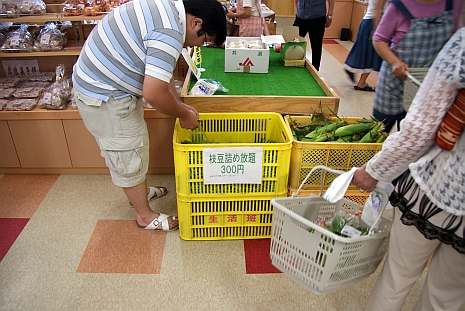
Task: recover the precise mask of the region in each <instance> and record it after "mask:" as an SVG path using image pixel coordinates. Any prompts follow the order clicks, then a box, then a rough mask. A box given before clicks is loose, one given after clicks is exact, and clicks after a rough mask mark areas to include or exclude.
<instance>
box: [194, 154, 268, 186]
mask: <svg viewBox="0 0 465 311" xmlns="http://www.w3.org/2000/svg"><path fill="white" fill-rule="evenodd" d="M262 159H263V147H234V148H204V149H203V177H204V183H205V184H261V183H262Z"/></svg>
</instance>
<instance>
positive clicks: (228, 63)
mask: <svg viewBox="0 0 465 311" xmlns="http://www.w3.org/2000/svg"><path fill="white" fill-rule="evenodd" d="M239 41H247V42H248V43H258V45H260V47H261V48H254V49H248V48H236V47H234V48H229V46H231V43H233V42H239ZM224 50H225V52H224V53H225V54H224V71H225V72H247V73H268V66H269V62H270V48H269V47H268V45H267V44H265V43H263V41H262V39H261V38H260V37H227V38H226V43H225V49H224Z"/></svg>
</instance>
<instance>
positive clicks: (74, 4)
mask: <svg viewBox="0 0 465 311" xmlns="http://www.w3.org/2000/svg"><path fill="white" fill-rule="evenodd" d="M86 6H88V2H87V1H86V0H73V1H71V3H67V4H65V6H64V7H63V14H64V15H65V16H75V15H83V14H84V10H85V8H86Z"/></svg>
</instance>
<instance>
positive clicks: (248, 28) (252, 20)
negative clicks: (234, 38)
mask: <svg viewBox="0 0 465 311" xmlns="http://www.w3.org/2000/svg"><path fill="white" fill-rule="evenodd" d="M226 15H227V17H228V18H229V19H233V20H234V19H236V20H237V21H238V23H239V37H260V36H261V35H263V34H265V35H269V34H270V33H269V31H268V26H267V25H266V22H265V18H264V17H263V14H262V9H261V6H260V0H237V1H236V6H235V7H232V8H230V9H229V10H228V13H227V14H226Z"/></svg>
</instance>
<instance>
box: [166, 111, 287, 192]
mask: <svg viewBox="0 0 465 311" xmlns="http://www.w3.org/2000/svg"><path fill="white" fill-rule="evenodd" d="M200 119H201V125H202V127H201V128H199V129H196V130H194V131H191V130H186V129H183V128H181V126H180V124H179V120H176V124H175V128H174V135H173V149H174V164H175V174H176V191H177V193H178V194H180V195H184V196H190V197H191V198H194V197H205V196H206V195H217V196H219V195H224V196H225V197H224V198H225V199H228V198H229V199H230V198H231V196H237V195H240V196H256V195H276V194H279V193H285V192H287V183H288V176H289V163H290V157H291V147H292V133H291V131H290V129H289V127H287V126H286V124H285V123H284V120H283V118H282V116H281V115H280V114H278V113H274V112H270V113H250V112H248V113H201V114H200ZM186 140H189V141H197V142H200V143H196V144H182V142H183V141H186ZM207 140H208V141H209V142H211V143H205V141H207ZM265 141H267V142H265ZM270 141H271V142H270ZM235 147H262V148H263V160H262V183H261V184H205V183H204V176H203V149H204V148H235Z"/></svg>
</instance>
